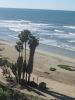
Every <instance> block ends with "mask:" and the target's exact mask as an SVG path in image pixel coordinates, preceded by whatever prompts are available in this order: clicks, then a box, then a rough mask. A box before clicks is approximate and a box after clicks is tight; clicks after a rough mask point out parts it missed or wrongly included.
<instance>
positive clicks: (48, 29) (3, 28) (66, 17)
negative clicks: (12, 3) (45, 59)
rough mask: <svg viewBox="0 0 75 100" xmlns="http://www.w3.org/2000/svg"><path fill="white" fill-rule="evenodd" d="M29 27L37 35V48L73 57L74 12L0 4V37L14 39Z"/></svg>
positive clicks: (13, 41)
mask: <svg viewBox="0 0 75 100" xmlns="http://www.w3.org/2000/svg"><path fill="white" fill-rule="evenodd" d="M25 29H28V30H30V31H31V32H32V34H33V35H34V36H36V37H37V38H39V43H40V45H39V46H38V49H39V50H44V51H47V52H51V53H56V54H60V55H64V56H68V57H72V58H75V12H74V11H58V10H37V9H16V8H0V40H6V41H8V42H12V43H15V42H16V41H17V40H18V34H19V33H20V32H21V31H22V30H25Z"/></svg>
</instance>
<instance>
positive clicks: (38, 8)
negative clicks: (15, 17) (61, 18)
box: [0, 7, 75, 12]
mask: <svg viewBox="0 0 75 100" xmlns="http://www.w3.org/2000/svg"><path fill="white" fill-rule="evenodd" d="M3 8H4V9H28V10H54V11H72V12H75V10H65V9H43V8H42V9H41V8H19V7H0V9H3Z"/></svg>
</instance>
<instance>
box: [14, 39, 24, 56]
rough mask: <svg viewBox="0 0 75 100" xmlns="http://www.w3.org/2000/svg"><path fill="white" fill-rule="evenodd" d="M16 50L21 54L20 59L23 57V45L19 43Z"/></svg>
mask: <svg viewBox="0 0 75 100" xmlns="http://www.w3.org/2000/svg"><path fill="white" fill-rule="evenodd" d="M15 48H16V50H17V51H18V52H19V57H20V56H22V53H23V43H22V42H21V41H18V42H17V43H16V45H15Z"/></svg>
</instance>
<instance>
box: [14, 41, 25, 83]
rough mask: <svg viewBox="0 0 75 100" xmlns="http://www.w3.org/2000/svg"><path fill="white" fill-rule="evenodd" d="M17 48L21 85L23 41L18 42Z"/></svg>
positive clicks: (18, 72) (18, 75)
mask: <svg viewBox="0 0 75 100" xmlns="http://www.w3.org/2000/svg"><path fill="white" fill-rule="evenodd" d="M15 48H16V50H17V51H18V52H19V57H18V59H17V64H16V67H17V77H18V80H19V83H20V80H21V73H22V67H23V43H22V42H21V41H19V42H17V43H16V46H15Z"/></svg>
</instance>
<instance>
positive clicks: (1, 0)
mask: <svg viewBox="0 0 75 100" xmlns="http://www.w3.org/2000/svg"><path fill="white" fill-rule="evenodd" d="M0 7H8V8H32V9H34V8H35V9H55V10H74V11H75V0H0Z"/></svg>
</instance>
